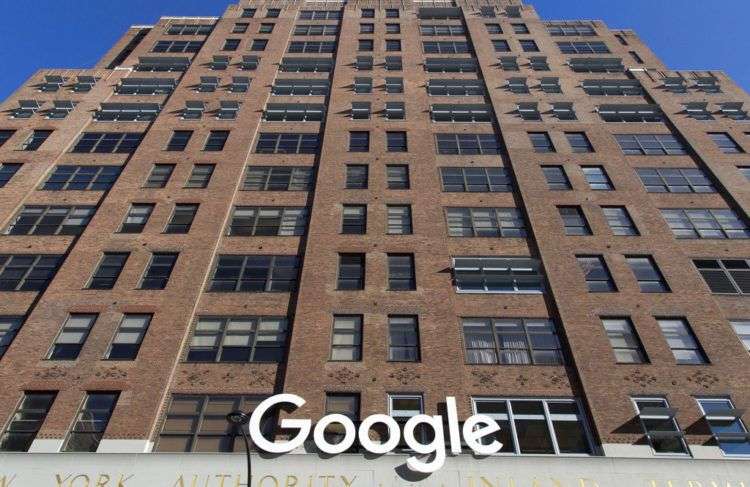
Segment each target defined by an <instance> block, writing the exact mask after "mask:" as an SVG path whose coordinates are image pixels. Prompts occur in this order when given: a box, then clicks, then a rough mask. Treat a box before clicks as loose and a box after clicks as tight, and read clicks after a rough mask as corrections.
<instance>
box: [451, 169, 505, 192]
mask: <svg viewBox="0 0 750 487" xmlns="http://www.w3.org/2000/svg"><path fill="white" fill-rule="evenodd" d="M440 177H441V180H442V183H443V191H446V192H459V193H462V192H469V193H486V192H492V193H495V192H503V193H505V192H510V191H512V190H513V181H512V179H511V176H510V174H509V173H508V170H507V169H505V168H504V167H441V168H440Z"/></svg>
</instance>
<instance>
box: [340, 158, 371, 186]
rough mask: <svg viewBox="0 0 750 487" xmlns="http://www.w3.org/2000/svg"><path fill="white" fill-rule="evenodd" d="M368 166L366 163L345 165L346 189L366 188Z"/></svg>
mask: <svg viewBox="0 0 750 487" xmlns="http://www.w3.org/2000/svg"><path fill="white" fill-rule="evenodd" d="M368 175H369V166H368V165H367V164H347V165H346V182H345V184H344V187H345V188H346V189H367V180H368Z"/></svg>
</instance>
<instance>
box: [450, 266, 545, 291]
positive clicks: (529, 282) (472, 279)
mask: <svg viewBox="0 0 750 487" xmlns="http://www.w3.org/2000/svg"><path fill="white" fill-rule="evenodd" d="M452 267H453V280H454V283H455V286H456V290H457V292H459V293H515V294H526V293H530V294H537V293H541V292H543V290H544V284H543V278H542V274H541V265H540V262H539V261H538V260H536V259H532V258H529V257H453V266H452Z"/></svg>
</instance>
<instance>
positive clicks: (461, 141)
mask: <svg viewBox="0 0 750 487" xmlns="http://www.w3.org/2000/svg"><path fill="white" fill-rule="evenodd" d="M435 141H436V143H437V150H438V154H456V155H479V154H502V152H503V148H502V146H501V144H500V140H499V139H498V138H497V136H496V135H495V134H435Z"/></svg>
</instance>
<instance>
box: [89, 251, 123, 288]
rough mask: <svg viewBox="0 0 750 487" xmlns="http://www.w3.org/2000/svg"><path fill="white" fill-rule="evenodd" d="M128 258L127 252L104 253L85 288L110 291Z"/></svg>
mask: <svg viewBox="0 0 750 487" xmlns="http://www.w3.org/2000/svg"><path fill="white" fill-rule="evenodd" d="M129 256H130V254H129V253H127V252H104V254H103V255H102V259H101V260H100V261H99V265H98V266H97V267H96V270H95V271H94V274H93V275H92V276H91V280H90V281H89V284H88V286H87V288H88V289H112V288H113V287H115V283H116V282H117V278H118V277H120V273H121V272H122V269H123V267H125V262H127V260H128V257H129Z"/></svg>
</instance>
